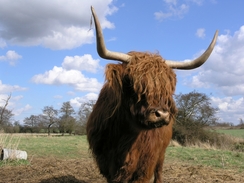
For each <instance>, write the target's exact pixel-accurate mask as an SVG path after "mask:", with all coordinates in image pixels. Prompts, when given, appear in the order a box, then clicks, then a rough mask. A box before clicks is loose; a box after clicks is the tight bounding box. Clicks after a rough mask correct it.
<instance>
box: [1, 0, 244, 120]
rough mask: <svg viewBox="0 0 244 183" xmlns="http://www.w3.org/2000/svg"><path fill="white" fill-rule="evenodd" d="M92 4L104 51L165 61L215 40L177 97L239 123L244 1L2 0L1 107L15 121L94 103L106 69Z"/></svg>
mask: <svg viewBox="0 0 244 183" xmlns="http://www.w3.org/2000/svg"><path fill="white" fill-rule="evenodd" d="M91 5H92V6H93V7H94V8H95V10H96V12H97V14H98V16H99V19H100V23H101V25H102V28H103V33H104V37H105V42H106V46H107V48H108V49H110V50H113V51H119V52H125V53H127V52H129V51H132V50H135V51H150V52H159V53H160V54H161V55H162V56H163V57H164V58H165V59H169V60H179V61H184V60H189V59H194V58H195V57H197V56H199V55H200V54H201V53H202V52H203V51H204V50H205V49H206V48H207V47H208V45H209V43H210V42H211V40H212V38H213V35H214V33H215V31H216V30H219V36H218V40H217V44H216V46H215V49H214V50H213V53H212V55H211V56H210V58H209V59H208V61H207V62H206V63H205V64H204V65H203V66H202V67H200V68H198V69H195V70H191V71H179V70H176V74H177V79H178V83H177V90H176V94H179V93H188V92H191V91H193V90H196V91H198V92H203V93H206V94H207V95H209V96H210V97H211V102H212V104H213V106H215V107H218V108H219V111H218V117H219V118H220V121H221V122H232V123H234V124H238V123H239V119H240V118H242V119H244V112H243V111H244V51H243V50H244V21H243V17H244V11H243V7H244V1H243V0H235V1H229V0H155V1H138V0H137V1H136V0H135V1H131V0H124V1H122V0H103V1H101V0H89V1H81V0H70V1H66V0H52V1H49V0H36V1H33V0H18V1H15V2H14V3H13V1H11V0H0V105H3V104H4V99H6V98H7V96H8V95H9V94H10V93H11V95H12V97H11V100H10V101H9V105H8V109H9V110H12V111H13V113H14V115H15V116H14V119H15V120H19V121H20V122H21V123H22V121H23V119H24V118H25V117H29V116H30V115H32V114H34V115H38V114H41V113H42V109H43V108H44V106H53V107H54V108H56V109H60V107H61V105H62V103H63V102H66V101H70V102H71V104H72V106H73V107H74V108H75V109H76V110H77V109H78V108H79V106H80V104H81V103H82V102H84V101H87V100H93V99H96V98H97V96H98V94H99V91H100V89H101V87H102V85H103V82H104V67H105V65H106V64H107V63H109V62H110V63H111V62H112V61H107V60H103V59H101V58H100V57H99V56H98V54H97V52H96V46H95V35H94V25H92V29H91V30H90V19H91V11H90V6H91Z"/></svg>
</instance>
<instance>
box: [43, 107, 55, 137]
mask: <svg viewBox="0 0 244 183" xmlns="http://www.w3.org/2000/svg"><path fill="white" fill-rule="evenodd" d="M42 112H43V114H44V116H43V117H44V119H46V120H45V121H46V124H47V131H48V136H49V135H50V128H51V126H52V125H53V124H54V123H56V122H57V120H58V119H57V115H58V110H56V109H54V108H53V107H52V106H45V107H44V108H43V109H42Z"/></svg>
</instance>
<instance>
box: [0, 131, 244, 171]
mask: <svg viewBox="0 0 244 183" xmlns="http://www.w3.org/2000/svg"><path fill="white" fill-rule="evenodd" d="M226 131H228V130H224V132H226ZM230 132H232V133H230V134H231V135H232V134H238V133H239V136H240V134H241V132H243V130H231V131H230ZM6 137H7V138H6ZM0 139H1V135H0ZM2 139H3V136H2ZM0 142H1V140H0ZM16 142H18V149H19V150H24V151H27V153H28V159H29V160H30V159H31V158H33V157H41V158H44V157H48V158H50V157H54V158H60V159H80V158H89V157H90V156H91V155H90V154H89V151H88V144H87V140H86V136H51V137H48V136H40V135H38V136H36V135H7V136H6V135H5V146H9V145H10V144H9V143H12V144H16ZM166 161H180V162H187V163H192V164H199V165H206V166H211V167H219V168H230V169H232V168H235V169H239V170H241V171H244V164H243V162H244V153H241V152H232V151H224V150H216V149H213V148H195V147H181V146H180V147H172V146H170V147H169V148H168V149H167V152H166Z"/></svg>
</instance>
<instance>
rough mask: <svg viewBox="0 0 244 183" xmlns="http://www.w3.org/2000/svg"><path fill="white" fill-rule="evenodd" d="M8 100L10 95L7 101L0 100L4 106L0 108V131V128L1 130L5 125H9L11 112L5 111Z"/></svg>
mask: <svg viewBox="0 0 244 183" xmlns="http://www.w3.org/2000/svg"><path fill="white" fill-rule="evenodd" d="M10 98H11V94H9V96H8V97H7V99H2V100H3V101H4V102H5V104H4V106H3V107H0V129H1V127H2V128H3V127H4V126H5V125H7V124H9V123H11V122H10V119H11V118H12V117H13V113H12V111H11V110H8V109H7V106H8V103H9V100H10Z"/></svg>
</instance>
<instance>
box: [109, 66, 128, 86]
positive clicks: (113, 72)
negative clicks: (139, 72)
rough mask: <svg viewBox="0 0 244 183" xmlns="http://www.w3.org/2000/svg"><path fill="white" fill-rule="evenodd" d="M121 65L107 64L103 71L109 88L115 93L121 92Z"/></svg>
mask: <svg viewBox="0 0 244 183" xmlns="http://www.w3.org/2000/svg"><path fill="white" fill-rule="evenodd" d="M123 70H124V69H123V65H122V64H108V65H107V67H106V71H105V77H106V80H107V82H108V83H109V86H110V87H111V88H112V89H113V90H115V91H121V89H122V75H123Z"/></svg>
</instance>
